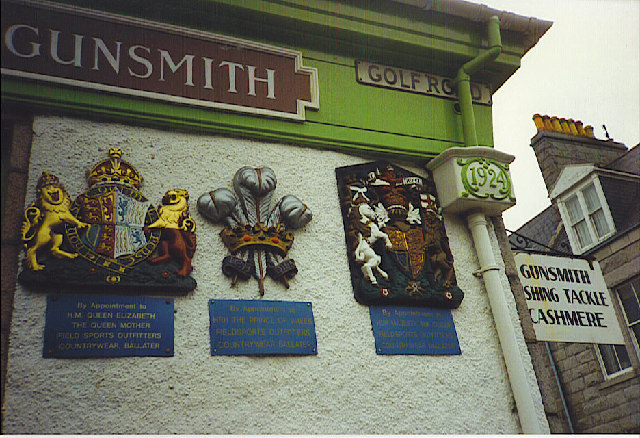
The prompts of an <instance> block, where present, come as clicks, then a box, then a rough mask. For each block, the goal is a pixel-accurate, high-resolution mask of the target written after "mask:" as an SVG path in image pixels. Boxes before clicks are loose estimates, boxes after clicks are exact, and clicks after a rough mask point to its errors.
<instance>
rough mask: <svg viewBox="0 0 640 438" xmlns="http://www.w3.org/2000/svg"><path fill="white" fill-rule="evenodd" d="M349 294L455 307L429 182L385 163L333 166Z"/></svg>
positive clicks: (368, 300) (457, 296)
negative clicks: (348, 279) (347, 264)
mask: <svg viewBox="0 0 640 438" xmlns="http://www.w3.org/2000/svg"><path fill="white" fill-rule="evenodd" d="M336 177H337V179H338V188H339V196H340V203H341V208H342V215H343V222H344V226H345V232H346V240H347V249H348V255H349V265H350V271H351V280H352V284H353V288H354V294H355V297H356V299H357V300H358V301H360V302H361V303H363V304H409V305H422V306H437V307H448V308H456V307H458V306H459V305H460V302H461V301H462V299H463V297H464V294H463V292H462V291H461V290H460V288H458V287H457V286H456V284H455V273H454V270H453V256H452V254H451V250H450V249H449V241H448V239H447V236H446V232H445V229H444V224H443V223H442V218H441V217H440V215H439V213H438V207H437V200H436V197H435V186H434V185H433V182H432V180H431V179H430V178H429V177H427V178H423V177H420V176H418V175H415V174H413V173H410V172H408V171H406V170H404V169H402V168H400V167H397V166H392V165H391V164H389V163H387V162H375V163H366V164H361V165H356V166H349V167H341V168H338V169H336Z"/></svg>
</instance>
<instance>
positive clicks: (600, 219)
mask: <svg viewBox="0 0 640 438" xmlns="http://www.w3.org/2000/svg"><path fill="white" fill-rule="evenodd" d="M591 222H592V223H593V227H594V228H595V229H596V233H597V234H598V237H602V236H604V235H605V234H607V233H608V232H609V224H607V219H606V218H605V216H604V211H602V209H599V210H598V211H596V212H595V213H593V214H592V215H591Z"/></svg>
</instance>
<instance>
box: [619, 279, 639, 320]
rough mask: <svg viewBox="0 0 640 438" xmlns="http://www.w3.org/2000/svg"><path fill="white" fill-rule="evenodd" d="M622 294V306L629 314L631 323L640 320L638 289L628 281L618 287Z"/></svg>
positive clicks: (628, 317) (628, 318)
mask: <svg viewBox="0 0 640 438" xmlns="http://www.w3.org/2000/svg"><path fill="white" fill-rule="evenodd" d="M618 294H619V295H620V301H622V307H623V308H624V313H626V314H627V321H629V324H632V323H634V322H637V321H638V320H640V304H639V303H638V291H637V290H634V288H633V286H632V283H627V284H625V285H624V286H622V287H621V288H619V289H618Z"/></svg>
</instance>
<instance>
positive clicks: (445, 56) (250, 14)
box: [58, 0, 524, 89]
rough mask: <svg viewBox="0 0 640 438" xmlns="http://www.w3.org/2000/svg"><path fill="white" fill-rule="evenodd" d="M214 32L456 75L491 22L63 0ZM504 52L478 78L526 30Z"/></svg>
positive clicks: (511, 58)
mask: <svg viewBox="0 0 640 438" xmlns="http://www.w3.org/2000/svg"><path fill="white" fill-rule="evenodd" d="M58 2H59V3H67V4H74V5H78V6H83V7H88V8H91V9H96V10H104V11H110V12H115V13H120V14H125V15H132V16H136V17H140V18H145V19H149V20H154V21H161V22H167V23H171V24H176V25H180V26H186V27H194V28H197V29H200V30H205V31H210V32H214V33H225V34H228V35H233V36H239V37H246V38H251V39H254V40H259V41H263V42H271V43H275V44H280V45H282V44H286V45H287V46H289V47H296V48H298V49H315V50H318V51H322V52H329V53H335V54H338V55H344V56H348V57H353V58H364V59H366V60H370V61H374V62H380V63H391V64H393V65H397V66H402V67H405V68H411V69H416V70H421V71H429V72H430V73H434V74H440V75H444V76H453V75H455V73H456V72H457V69H458V68H459V67H460V66H461V65H462V64H463V63H464V62H466V61H468V60H470V59H472V58H474V57H475V56H476V55H478V54H479V53H481V52H482V51H483V50H484V49H485V47H486V28H485V27H484V25H481V24H479V23H473V22H470V21H468V20H463V19H461V18H457V17H451V16H444V15H442V14H438V13H428V12H425V11H421V10H419V9H417V8H412V7H409V6H405V5H398V4H396V3H393V2H362V1H352V2H344V1H341V2H335V1H326V0H324V1H321V0H314V1H309V0H270V1H264V0H192V1H190V2H189V3H188V5H189V7H188V8H187V7H185V3H184V2H183V1H180V0H163V1H157V0H155V1H152V0H138V1H136V2H131V1H130V0H112V1H110V2H104V1H98V0H62V1H60V0H59V1H58ZM502 39H503V53H502V54H501V55H500V57H498V59H497V60H496V62H495V63H493V64H492V66H491V67H490V68H489V69H487V70H484V71H481V72H479V73H478V75H477V78H476V80H479V81H482V82H485V83H487V84H489V85H491V86H492V88H493V89H497V88H498V87H499V86H500V85H502V83H503V82H504V81H505V80H506V79H507V78H508V77H509V76H510V75H511V74H513V73H514V72H515V71H516V70H517V68H518V67H519V65H520V58H521V57H522V55H523V53H524V47H523V45H522V43H521V41H520V39H521V37H520V38H518V35H516V34H514V33H513V32H504V33H503V38H502Z"/></svg>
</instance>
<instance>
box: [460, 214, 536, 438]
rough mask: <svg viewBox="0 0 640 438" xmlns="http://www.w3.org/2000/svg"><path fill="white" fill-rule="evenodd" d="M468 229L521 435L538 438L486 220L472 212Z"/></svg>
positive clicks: (522, 367)
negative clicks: (502, 356)
mask: <svg viewBox="0 0 640 438" xmlns="http://www.w3.org/2000/svg"><path fill="white" fill-rule="evenodd" d="M467 225H468V227H469V230H471V236H472V238H473V245H474V246H475V248H476V254H477V256H478V262H479V263H480V270H479V271H478V273H479V274H482V278H483V279H484V284H485V288H486V289H487V295H489V303H490V304H491V312H492V313H493V320H494V321H495V323H496V330H497V332H498V338H499V339H500V346H501V347H502V354H503V355H504V362H505V365H506V366H507V374H508V375H509V382H510V383H511V390H512V391H513V397H514V398H515V401H516V406H517V408H518V415H519V417H520V425H521V426H522V432H523V433H526V434H535V435H540V434H542V433H543V431H542V429H541V428H540V424H539V422H538V416H537V415H536V410H535V405H534V402H533V397H532V395H531V388H530V387H529V383H528V381H527V373H526V371H525V368H524V364H523V363H522V358H521V355H520V349H519V348H518V344H517V341H516V336H515V333H514V331H513V325H512V323H511V317H510V315H509V308H508V307H507V303H506V301H505V296H504V290H503V287H502V282H501V281H500V268H499V267H498V265H497V264H496V259H495V257H494V255H493V249H492V247H491V240H490V238H489V231H488V229H487V219H486V216H485V215H484V213H482V212H473V213H471V214H469V216H467Z"/></svg>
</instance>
